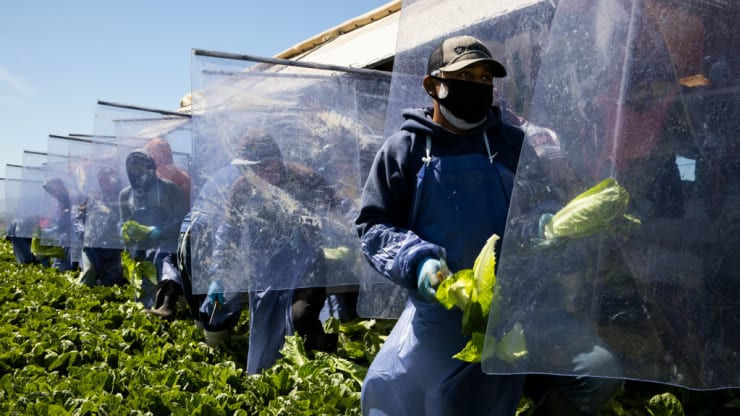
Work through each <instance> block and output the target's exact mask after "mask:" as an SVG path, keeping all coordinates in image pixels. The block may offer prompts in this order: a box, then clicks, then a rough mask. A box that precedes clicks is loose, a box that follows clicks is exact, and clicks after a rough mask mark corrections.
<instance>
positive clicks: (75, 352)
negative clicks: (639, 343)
mask: <svg viewBox="0 0 740 416" xmlns="http://www.w3.org/2000/svg"><path fill="white" fill-rule="evenodd" d="M482 264H485V263H482ZM473 274H474V273H473ZM75 282H76V276H75V274H74V273H71V272H69V273H59V272H57V271H56V270H54V269H49V268H44V267H42V266H34V265H22V266H21V265H18V264H16V263H15V261H14V259H13V257H12V254H11V251H10V245H9V244H7V243H5V242H0V314H2V320H0V414H3V415H6V414H7V415H68V414H69V415H359V414H361V411H360V388H361V383H362V379H363V378H364V376H365V373H366V371H367V367H368V366H369V365H370V363H371V362H372V360H373V358H374V357H375V354H377V352H378V350H379V349H380V348H381V346H382V344H383V342H384V341H385V338H386V335H387V334H388V332H389V330H390V328H391V327H392V326H393V324H394V322H393V321H389V320H356V321H353V322H339V321H338V320H334V319H330V320H328V321H327V322H326V324H325V330H326V331H327V332H329V333H336V334H338V335H339V350H338V351H337V353H335V354H327V353H321V352H312V351H305V349H304V347H303V344H302V341H301V339H300V338H299V337H288V338H287V339H286V343H285V347H284V348H283V350H282V354H283V358H281V359H279V360H278V361H277V362H276V363H275V365H273V366H272V367H270V368H269V369H266V370H265V371H263V372H262V373H261V374H258V375H252V376H247V375H246V372H245V371H244V364H245V362H246V354H247V343H248V334H247V332H248V331H247V328H248V316H247V314H243V315H242V318H241V320H240V321H239V322H238V324H237V326H236V328H235V334H234V335H232V337H231V339H230V340H229V341H228V342H227V343H226V344H224V345H222V346H221V347H220V348H217V349H214V348H210V347H208V346H207V345H206V344H205V343H204V342H203V335H202V332H200V331H199V330H198V329H197V328H196V327H195V326H194V325H193V324H192V322H191V321H190V320H189V319H187V315H186V314H185V313H184V312H182V311H181V314H180V315H179V318H180V319H176V320H174V321H164V320H161V319H159V318H157V317H154V316H151V315H149V314H146V313H144V312H143V310H142V306H141V305H140V304H137V303H135V302H133V301H132V299H133V298H134V289H133V288H132V287H131V286H124V287H93V288H89V287H87V286H82V285H78V284H76V283H75ZM480 298H481V297H480V296H478V297H477V298H476V299H480ZM475 302H478V300H474V301H473V303H475ZM486 309H487V308H486ZM472 338H473V339H477V340H478V342H476V343H471V344H469V347H470V351H471V352H472V353H473V354H475V353H476V351H475V350H474V348H476V346H478V345H480V346H481V347H482V339H483V335H482V333H481V332H478V333H474V334H473V335H472ZM502 338H503V339H502V340H501V343H502V344H503V345H504V347H502V348H500V349H499V350H497V351H501V352H500V353H502V354H509V353H511V352H512V351H513V352H516V351H519V348H518V347H517V345H516V342H511V340H510V339H508V338H507V336H506V335H504V336H503V337H502ZM512 339H513V340H514V341H516V337H513V338H512ZM512 345H513V347H512ZM466 350H468V347H466ZM466 350H463V351H461V353H460V354H463V353H467V352H466ZM477 353H478V354H479V350H478V352H477ZM656 386H658V385H655V384H652V383H636V382H625V384H624V387H623V388H622V389H621V390H620V391H619V392H618V394H617V396H616V398H615V399H613V400H611V401H610V402H609V403H608V404H607V406H606V407H605V408H604V409H603V410H602V412H601V413H600V414H601V415H606V416H624V415H630V416H631V415H645V414H646V411H648V412H651V413H650V414H654V415H662V414H668V415H674V414H676V415H677V414H680V413H675V410H670V411H674V413H665V412H663V413H659V412H660V411H662V410H661V409H675V406H674V404H671V403H672V402H671V400H664V399H651V398H653V396H656V395H658V394H662V393H664V392H666V390H669V391H670V392H671V393H672V394H673V395H674V396H675V397H677V398H680V404H683V407H684V408H685V409H686V412H687V414H691V415H698V416H709V415H730V414H735V413H736V411H737V402H738V398H739V397H740V393H738V392H737V391H734V390H721V391H717V392H695V391H688V390H683V389H678V388H674V387H671V388H668V387H665V386H658V388H659V389H660V390H659V391H657V392H656V391H655V390H656ZM532 409H533V402H532V401H531V400H529V399H527V398H523V399H522V401H521V402H520V404H519V411H518V412H517V414H518V415H522V416H525V415H527V414H529V413H531V411H532Z"/></svg>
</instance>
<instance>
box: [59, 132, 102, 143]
mask: <svg viewBox="0 0 740 416" xmlns="http://www.w3.org/2000/svg"><path fill="white" fill-rule="evenodd" d="M49 138H51V139H62V140H70V141H73V142H81V143H92V140H88V139H81V138H79V137H69V136H58V135H56V134H50V135H49Z"/></svg>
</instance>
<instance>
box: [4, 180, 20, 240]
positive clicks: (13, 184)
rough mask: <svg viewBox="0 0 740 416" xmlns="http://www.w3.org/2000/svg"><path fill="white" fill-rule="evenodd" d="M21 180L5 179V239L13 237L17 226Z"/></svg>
mask: <svg viewBox="0 0 740 416" xmlns="http://www.w3.org/2000/svg"><path fill="white" fill-rule="evenodd" d="M22 185H23V180H22V179H19V178H5V180H4V188H5V189H4V190H3V192H4V195H5V212H6V215H7V224H6V225H5V229H4V230H3V232H5V236H6V237H15V236H16V228H17V225H18V203H19V201H20V194H21V187H22Z"/></svg>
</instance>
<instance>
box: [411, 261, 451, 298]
mask: <svg viewBox="0 0 740 416" xmlns="http://www.w3.org/2000/svg"><path fill="white" fill-rule="evenodd" d="M448 274H449V270H448V269H447V265H446V264H445V263H444V260H440V259H434V258H431V257H430V258H426V259H424V260H423V261H422V262H421V264H420V265H419V268H418V272H417V276H416V286H417V289H418V290H419V294H420V295H421V296H422V297H423V298H424V299H426V300H427V301H429V302H436V301H437V290H436V289H437V286H439V283H440V282H441V281H442V280H443V279H444V278H445V277H446V276H447V275H448Z"/></svg>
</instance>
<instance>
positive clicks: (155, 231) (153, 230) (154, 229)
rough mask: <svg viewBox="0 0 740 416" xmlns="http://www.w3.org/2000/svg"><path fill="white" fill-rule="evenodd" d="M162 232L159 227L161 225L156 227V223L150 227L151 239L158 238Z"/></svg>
mask: <svg viewBox="0 0 740 416" xmlns="http://www.w3.org/2000/svg"><path fill="white" fill-rule="evenodd" d="M161 234H162V231H161V230H160V229H159V227H156V226H154V225H152V226H150V227H149V239H151V240H156V239H157V238H159V236H160V235H161Z"/></svg>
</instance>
